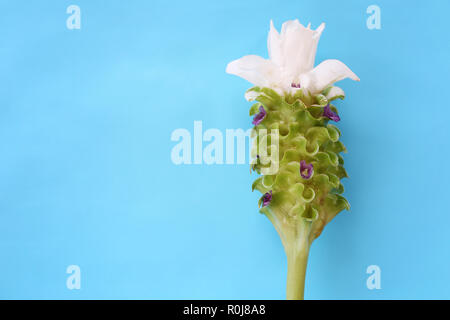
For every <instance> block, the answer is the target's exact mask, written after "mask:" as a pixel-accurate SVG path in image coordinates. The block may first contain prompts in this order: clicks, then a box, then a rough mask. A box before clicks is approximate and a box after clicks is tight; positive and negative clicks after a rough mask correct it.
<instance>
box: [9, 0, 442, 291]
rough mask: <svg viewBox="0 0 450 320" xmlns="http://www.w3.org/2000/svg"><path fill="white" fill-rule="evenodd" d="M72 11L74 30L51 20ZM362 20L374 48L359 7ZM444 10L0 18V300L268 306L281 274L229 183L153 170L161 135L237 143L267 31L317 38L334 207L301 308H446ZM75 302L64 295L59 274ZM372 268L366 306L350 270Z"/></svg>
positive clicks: (267, 4) (218, 170)
mask: <svg viewBox="0 0 450 320" xmlns="http://www.w3.org/2000/svg"><path fill="white" fill-rule="evenodd" d="M70 4H76V5H78V6H80V8H81V29H80V30H68V29H67V28H66V19H67V18H68V16H69V15H68V14H66V8H67V7H68V6H69V5H70ZM371 4H376V5H378V6H380V7H381V27H382V28H381V30H369V29H368V28H367V27H366V19H367V17H368V16H369V15H368V14H367V13H366V8H367V7H368V6H369V5H371ZM449 10H450V5H449V3H448V2H444V1H409V2H404V1H387V0H386V1H382V0H376V1H345V2H342V1H341V2H337V1H333V0H330V1H284V2H283V1H273V0H272V1H265V0H258V1H245V3H244V2H243V1H221V2H218V1H189V2H186V1H171V2H170V4H169V3H167V1H143V0H142V1H87V0H77V1H33V2H28V1H23V0H22V1H12V0H11V1H5V0H2V1H1V3H0V12H1V13H0V15H1V19H0V298H4V299H5V298H6V299H10V298H27V299H28V298H30V299H37V298H39V299H47V298H56V299H80V298H83V299H95V298H100V299H106V298H114V299H116V298H124V299H129V298H136V299H144V298H145V299H175V298H176V299H189V298H192V299H284V297H285V280H286V279H285V278H286V260H285V254H284V251H283V248H282V245H281V242H280V240H279V238H278V235H277V234H276V232H275V230H274V228H273V227H272V225H271V224H270V223H269V221H268V219H266V218H265V217H264V216H262V215H260V214H259V213H258V210H257V199H258V198H259V194H257V193H256V192H255V193H252V192H251V188H250V186H251V183H252V181H253V179H255V175H254V174H253V175H249V168H248V166H247V165H211V166H208V165H180V166H176V165H174V164H173V163H172V162H171V158H170V152H171V149H172V148H173V146H174V145H175V144H176V143H175V142H172V141H171V140H170V136H171V133H172V131H173V130H175V129H177V128H186V129H188V130H190V131H191V132H192V131H193V121H194V120H202V121H203V128H204V130H205V129H208V128H218V129H220V130H225V129H226V128H244V129H247V128H249V127H250V125H251V124H250V121H251V118H249V117H248V108H249V106H250V103H248V102H246V101H245V100H244V98H243V94H244V91H245V90H246V89H247V88H249V87H250V84H248V83H247V82H246V81H245V80H242V79H240V78H237V77H234V76H231V75H228V74H226V73H225V66H226V64H227V63H228V62H230V61H231V60H234V59H236V58H239V57H241V56H243V55H245V54H258V55H262V56H264V57H267V49H266V37H267V32H268V29H269V21H270V19H273V20H274V23H275V26H276V27H277V28H278V29H279V28H280V27H281V23H282V22H284V21H285V20H288V19H295V18H298V19H300V21H301V22H303V23H308V22H309V21H311V22H312V26H313V27H314V28H315V27H317V26H318V25H319V24H320V23H321V22H323V21H324V22H326V24H327V27H326V29H325V31H324V33H323V35H322V38H321V40H320V44H319V48H318V55H317V58H316V63H318V62H320V61H322V60H324V59H329V58H335V59H339V60H341V61H343V62H344V63H346V64H347V65H348V66H349V67H350V68H351V69H352V70H353V71H354V72H355V73H356V74H357V75H358V76H359V77H360V78H361V82H360V83H356V82H352V81H350V80H345V81H342V82H340V83H339V86H341V87H342V88H343V89H344V90H345V92H346V94H347V97H346V99H345V100H344V101H340V102H338V103H337V106H338V108H339V109H340V114H341V118H342V121H341V122H340V124H339V125H340V129H341V131H342V133H343V135H342V140H343V142H344V143H345V144H346V146H347V148H348V150H349V153H348V154H346V155H345V161H346V168H347V171H348V172H349V174H350V179H348V180H346V181H345V182H344V185H345V187H346V192H345V195H346V197H347V198H348V199H349V201H350V203H351V205H352V209H351V211H349V212H342V213H341V214H340V215H338V216H337V218H336V219H335V220H334V221H333V222H332V223H330V224H329V225H328V226H327V227H326V229H325V231H324V233H323V235H322V236H321V237H320V238H318V239H317V240H316V241H315V242H314V244H313V245H312V249H311V256H310V261H309V267H308V274H307V288H306V298H308V299H393V298H406V299H420V298H437V299H441V298H447V299H448V298H450V288H449V285H448V284H449V282H450V272H449V270H450V252H449V244H450V233H449V227H448V226H449V223H450V215H449V213H450V212H449V211H450V204H449V203H450V202H449V201H448V199H449V196H448V192H449V187H448V181H449V180H450V173H449V170H448V168H447V159H448V157H449V149H448V146H449V143H448V141H449V138H450V133H449V129H448V119H447V118H448V103H447V94H448V89H447V87H448V80H449V78H448V75H449V71H450V63H449V61H450V59H449V58H450V54H449V41H448V30H449V27H450V23H449V20H448V12H449ZM71 264H75V265H79V266H80V268H81V290H68V289H67V288H66V279H67V277H68V274H66V268H67V266H69V265H71ZM372 264H375V265H379V266H380V268H381V287H382V289H381V290H368V289H367V287H366V279H367V277H368V275H367V274H366V268H367V267H368V266H369V265H372Z"/></svg>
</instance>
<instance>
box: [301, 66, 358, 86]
mask: <svg viewBox="0 0 450 320" xmlns="http://www.w3.org/2000/svg"><path fill="white" fill-rule="evenodd" d="M346 78H350V79H352V80H355V81H360V79H359V78H358V76H357V75H356V74H355V73H353V71H352V70H350V68H349V67H347V66H346V65H345V64H344V63H342V62H341V61H339V60H335V59H330V60H325V61H323V62H322V63H320V64H319V65H318V66H316V67H315V68H314V69H313V70H311V71H310V72H308V73H306V74H303V75H301V77H300V82H301V83H305V85H306V86H307V87H308V89H309V91H311V92H312V93H317V92H321V91H322V90H323V89H325V88H326V87H328V86H330V85H332V84H333V83H335V82H338V81H341V80H344V79H346Z"/></svg>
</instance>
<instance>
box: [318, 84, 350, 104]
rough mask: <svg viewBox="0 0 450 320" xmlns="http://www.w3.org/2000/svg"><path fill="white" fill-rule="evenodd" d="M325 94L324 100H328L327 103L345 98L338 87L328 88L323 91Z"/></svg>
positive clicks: (342, 91)
mask: <svg viewBox="0 0 450 320" xmlns="http://www.w3.org/2000/svg"><path fill="white" fill-rule="evenodd" d="M323 93H324V94H325V98H327V99H328V101H332V100H335V99H337V98H341V99H344V98H345V92H344V90H342V89H341V88H339V87H335V86H333V87H330V88H328V89H325V91H324V92H323Z"/></svg>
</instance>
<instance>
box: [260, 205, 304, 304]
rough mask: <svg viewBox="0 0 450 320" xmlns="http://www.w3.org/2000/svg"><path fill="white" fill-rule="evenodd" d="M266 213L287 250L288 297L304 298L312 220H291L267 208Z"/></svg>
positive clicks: (288, 298)
mask: <svg viewBox="0 0 450 320" xmlns="http://www.w3.org/2000/svg"><path fill="white" fill-rule="evenodd" d="M264 213H265V214H266V216H267V217H268V218H269V219H270V221H271V222H272V224H273V225H274V226H275V229H276V230H277V232H278V234H279V235H280V238H281V242H282V243H283V246H284V250H285V252H286V256H287V262H288V273H287V285H286V299H287V300H303V299H304V291H305V276H306V266H307V264H308V255H309V247H310V245H311V242H312V240H311V239H312V238H311V222H310V221H308V220H306V219H298V220H294V221H290V222H289V221H288V220H287V219H283V218H280V216H279V215H277V213H276V212H275V211H272V210H266V211H265V212H264Z"/></svg>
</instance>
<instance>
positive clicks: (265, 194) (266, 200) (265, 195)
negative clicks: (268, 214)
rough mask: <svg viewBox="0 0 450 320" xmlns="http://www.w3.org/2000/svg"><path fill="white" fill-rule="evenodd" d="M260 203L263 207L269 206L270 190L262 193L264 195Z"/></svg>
mask: <svg viewBox="0 0 450 320" xmlns="http://www.w3.org/2000/svg"><path fill="white" fill-rule="evenodd" d="M262 201H263V203H262V206H263V207H265V206H267V205H269V203H270V201H272V190H270V191H269V192H266V193H264V195H263V197H262Z"/></svg>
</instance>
